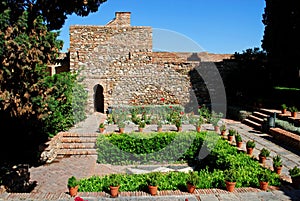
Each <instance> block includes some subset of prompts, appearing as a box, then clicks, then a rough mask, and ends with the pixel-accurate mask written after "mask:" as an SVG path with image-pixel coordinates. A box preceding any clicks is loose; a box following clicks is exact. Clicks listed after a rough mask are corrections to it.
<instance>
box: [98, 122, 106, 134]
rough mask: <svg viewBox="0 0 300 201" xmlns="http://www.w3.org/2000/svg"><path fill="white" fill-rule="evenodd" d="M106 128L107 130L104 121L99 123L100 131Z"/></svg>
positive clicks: (102, 131)
mask: <svg viewBox="0 0 300 201" xmlns="http://www.w3.org/2000/svg"><path fill="white" fill-rule="evenodd" d="M104 130H105V124H104V123H100V124H99V132H100V133H104Z"/></svg>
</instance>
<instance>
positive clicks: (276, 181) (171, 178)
mask: <svg viewBox="0 0 300 201" xmlns="http://www.w3.org/2000/svg"><path fill="white" fill-rule="evenodd" d="M130 135H135V136H134V137H133V136H130ZM192 136H193V137H192ZM176 138H178V139H180V140H179V141H182V139H189V138H192V141H191V143H190V145H189V146H186V145H184V143H182V144H178V143H175V144H176V145H177V146H174V147H175V148H177V149H175V148H174V149H170V150H169V151H170V152H178V150H180V149H183V148H185V151H184V152H183V154H182V155H181V157H179V158H178V160H177V161H175V162H177V163H180V162H181V163H188V164H189V165H191V166H192V167H194V172H195V173H196V174H197V175H198V176H199V178H200V179H199V182H198V183H197V184H196V186H197V188H198V189H212V188H220V189H225V182H224V181H225V178H226V170H229V169H232V170H234V172H236V174H237V184H236V187H254V188H258V187H259V178H258V176H259V174H260V173H261V172H262V171H268V172H269V174H270V184H269V185H272V186H279V185H280V177H279V175H277V174H276V173H274V172H272V171H271V170H269V169H266V168H264V167H262V166H261V165H260V164H259V162H258V161H257V160H255V159H254V158H251V157H250V156H249V155H247V154H246V153H244V152H240V151H239V150H238V149H237V148H236V147H235V146H233V145H231V144H229V143H228V141H227V140H225V139H223V138H222V137H221V136H220V135H218V134H217V133H215V132H213V131H204V132H182V133H178V132H165V133H156V132H155V133H144V134H143V133H134V134H109V135H101V136H99V138H98V142H97V148H98V153H99V154H98V162H101V163H110V164H135V163H136V161H137V160H136V159H139V162H141V163H151V162H153V161H152V160H150V159H153V160H154V159H157V161H155V163H158V162H166V161H172V160H174V158H173V155H172V154H170V155H168V154H164V155H159V156H160V157H158V158H155V157H154V155H153V153H155V152H158V151H157V150H160V149H162V150H164V149H166V147H167V146H168V143H169V144H170V142H171V141H174V139H176ZM157 140H161V141H162V142H163V141H165V142H168V143H165V145H164V146H161V142H159V141H157ZM155 142H156V143H155ZM141 145H144V146H141ZM138 147H139V149H137V148H138ZM202 147H204V149H206V150H207V151H209V150H211V151H210V153H209V154H208V156H207V157H204V159H200V158H198V156H199V150H201V148H202ZM118 149H119V150H121V151H118V152H117V150H118ZM154 150H155V151H154ZM136 151H138V153H135V152H136ZM127 152H131V155H130V156H131V157H136V158H135V159H134V160H129V159H132V158H130V157H128V156H127V155H126V154H125V153H127ZM149 174H150V173H148V174H118V178H119V182H120V191H121V192H133V191H146V186H147V178H148V176H149ZM160 174H161V176H160V178H159V180H158V183H159V190H181V191H185V186H186V180H187V178H188V173H184V172H167V173H163V172H162V173H160ZM109 183H110V175H106V176H102V177H100V176H93V177H90V178H85V179H81V180H80V188H79V191H80V192H103V191H106V192H107V191H108V188H109Z"/></svg>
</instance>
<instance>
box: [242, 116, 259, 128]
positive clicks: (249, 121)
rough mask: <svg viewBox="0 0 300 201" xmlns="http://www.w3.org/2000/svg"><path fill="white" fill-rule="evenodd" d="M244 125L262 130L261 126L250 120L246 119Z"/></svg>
mask: <svg viewBox="0 0 300 201" xmlns="http://www.w3.org/2000/svg"><path fill="white" fill-rule="evenodd" d="M243 123H244V124H246V125H248V126H251V127H254V128H256V129H259V130H262V125H261V124H259V123H257V122H255V121H251V120H250V119H245V120H244V121H243Z"/></svg>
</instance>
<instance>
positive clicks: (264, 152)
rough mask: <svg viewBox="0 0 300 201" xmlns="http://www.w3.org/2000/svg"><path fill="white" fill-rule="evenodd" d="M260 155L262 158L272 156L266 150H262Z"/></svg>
mask: <svg viewBox="0 0 300 201" xmlns="http://www.w3.org/2000/svg"><path fill="white" fill-rule="evenodd" d="M259 155H260V156H262V157H269V156H270V151H269V150H268V149H266V148H262V149H261V151H260V154H259Z"/></svg>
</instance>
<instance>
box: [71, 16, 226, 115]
mask: <svg viewBox="0 0 300 201" xmlns="http://www.w3.org/2000/svg"><path fill="white" fill-rule="evenodd" d="M69 52H70V70H71V71H80V75H81V76H83V77H84V78H85V84H86V87H87V91H88V97H89V102H88V111H89V112H91V113H92V112H94V97H95V88H94V87H95V86H96V85H97V84H99V85H101V86H102V87H103V96H104V108H105V110H106V109H107V108H108V107H109V106H111V105H148V104H156V103H157V102H158V101H159V100H160V99H161V98H164V99H165V100H166V103H170V104H181V105H183V106H184V105H186V104H189V103H190V102H191V96H193V94H196V96H197V99H198V100H201V101H203V102H205V101H209V94H208V91H207V90H206V89H205V87H206V86H205V83H204V82H203V80H201V76H200V80H197V78H196V77H197V76H194V77H191V72H192V71H193V70H194V71H195V69H196V68H201V62H202V61H221V60H222V59H224V58H230V55H225V54H224V55H217V54H209V53H205V52H204V53H170V52H152V28H151V27H146V26H144V27H142V26H130V13H128V12H125V13H116V18H115V19H114V20H113V21H111V22H109V23H108V24H107V25H105V26H78V25H76V26H71V27H70V49H69ZM198 78H199V76H198ZM195 92H196V93H195Z"/></svg>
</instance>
